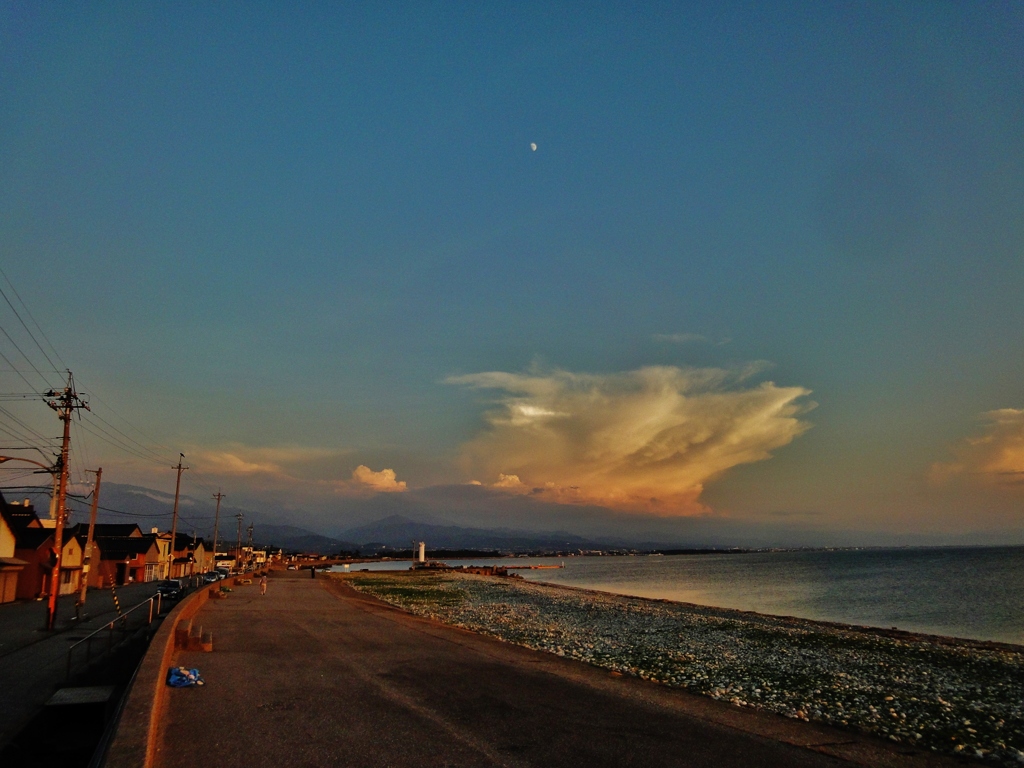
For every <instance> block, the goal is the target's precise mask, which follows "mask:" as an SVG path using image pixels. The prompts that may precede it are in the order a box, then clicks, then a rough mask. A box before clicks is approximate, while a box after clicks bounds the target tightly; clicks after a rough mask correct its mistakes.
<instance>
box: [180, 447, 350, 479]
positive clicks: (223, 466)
mask: <svg viewBox="0 0 1024 768" xmlns="http://www.w3.org/2000/svg"><path fill="white" fill-rule="evenodd" d="M336 455H337V452H336V451H329V450H326V449H322V448H308V447H304V446H283V447H269V448H268V447H254V446H248V445H242V444H241V443H230V444H228V445H227V446H225V447H223V448H216V449H205V450H204V449H199V450H194V451H192V452H190V453H189V454H188V455H187V460H192V461H193V462H194V463H195V464H196V465H197V466H198V467H200V468H201V469H202V471H203V472H204V473H206V472H209V473H211V474H220V475H274V476H289V475H290V472H289V470H290V469H292V468H296V467H299V466H301V465H303V464H308V463H309V462H312V461H318V460H321V459H325V458H330V457H333V456H336Z"/></svg>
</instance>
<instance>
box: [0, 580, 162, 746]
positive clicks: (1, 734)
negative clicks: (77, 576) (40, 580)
mask: <svg viewBox="0 0 1024 768" xmlns="http://www.w3.org/2000/svg"><path fill="white" fill-rule="evenodd" d="M154 591H155V586H154V585H153V584H132V585H129V586H126V587H118V589H117V594H118V598H119V600H120V602H121V608H122V610H127V609H128V608H131V607H132V606H134V605H137V604H139V603H140V602H142V601H143V600H146V599H147V598H149V597H151V596H152V595H153V592H154ZM75 597H76V596H75V595H65V596H64V597H61V598H59V599H58V600H57V621H56V629H55V630H54V631H53V632H49V631H47V630H46V629H44V627H45V625H46V602H45V601H42V600H33V601H27V602H18V603H10V604H7V605H2V606H0V748H2V747H3V746H5V745H6V744H7V743H8V742H9V741H10V740H11V738H13V737H14V735H15V734H17V733H18V732H19V731H20V730H21V729H22V728H23V727H24V725H25V724H26V723H27V722H28V721H29V720H31V719H32V717H33V716H34V715H35V714H36V713H37V712H38V711H39V710H40V708H42V706H43V704H45V703H46V701H47V700H48V699H49V698H50V696H52V695H53V692H54V691H55V690H56V689H57V688H58V687H60V686H61V685H62V684H63V682H64V675H65V670H66V664H67V652H68V648H69V647H70V645H71V644H72V643H73V642H75V641H76V640H77V639H79V638H81V637H84V636H85V635H87V634H88V633H90V632H92V631H93V630H96V629H99V628H100V627H102V626H103V625H104V624H106V623H107V622H109V621H110V620H111V619H113V618H116V617H117V611H116V610H115V609H114V599H113V596H112V594H111V592H110V590H109V589H95V590H93V589H90V590H89V593H88V596H87V598H86V604H85V614H84V617H83V619H82V620H80V621H76V620H75V618H74V617H75ZM85 617H87V618H85Z"/></svg>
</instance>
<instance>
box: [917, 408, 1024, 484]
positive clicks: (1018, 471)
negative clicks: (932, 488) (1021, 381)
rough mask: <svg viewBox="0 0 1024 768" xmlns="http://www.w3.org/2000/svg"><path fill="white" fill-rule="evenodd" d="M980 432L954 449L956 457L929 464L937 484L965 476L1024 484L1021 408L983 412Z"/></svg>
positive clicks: (1023, 416) (983, 481) (1023, 414)
mask: <svg viewBox="0 0 1024 768" xmlns="http://www.w3.org/2000/svg"><path fill="white" fill-rule="evenodd" d="M982 418H983V419H984V420H985V421H986V422H987V423H986V424H985V426H984V429H983V431H982V433H981V434H980V435H977V436H974V437H968V438H966V439H964V440H963V441H962V442H961V443H960V444H959V445H957V446H955V447H954V448H953V454H954V456H955V459H954V460H953V461H951V462H946V463H942V462H940V463H936V464H933V465H932V467H931V472H930V479H931V480H932V482H934V483H937V484H943V483H947V482H950V481H952V480H954V479H957V478H965V479H968V480H969V481H972V482H974V483H977V484H982V485H990V486H1004V487H1005V486H1024V410H1019V409H1017V408H1001V409H999V410H996V411H988V412H987V413H983V414H982Z"/></svg>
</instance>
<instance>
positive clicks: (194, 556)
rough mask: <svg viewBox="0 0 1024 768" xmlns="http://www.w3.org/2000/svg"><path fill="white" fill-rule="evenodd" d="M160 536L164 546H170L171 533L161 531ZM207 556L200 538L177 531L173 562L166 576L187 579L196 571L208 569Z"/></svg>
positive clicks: (204, 545)
mask: <svg viewBox="0 0 1024 768" xmlns="http://www.w3.org/2000/svg"><path fill="white" fill-rule="evenodd" d="M159 536H160V538H161V539H162V540H163V541H164V546H170V541H171V534H170V533H161V534H159ZM210 562H212V561H210V560H209V558H208V557H207V552H206V544H205V542H204V541H203V540H202V539H194V538H193V537H192V536H190V535H188V534H185V533H179V534H177V536H176V539H175V542H174V563H173V566H172V567H171V569H170V572H169V574H168V576H167V577H166V578H169V579H187V578H188V577H189V576H192V575H194V574H197V573H203V571H204V570H209V568H207V567H206V566H208V565H209V564H210Z"/></svg>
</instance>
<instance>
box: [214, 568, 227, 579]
mask: <svg viewBox="0 0 1024 768" xmlns="http://www.w3.org/2000/svg"><path fill="white" fill-rule="evenodd" d="M215 573H216V574H217V576H218V577H219V578H221V579H226V578H227V577H228V576H230V575H231V571H230V570H228V569H227V568H218V569H217V570H216V571H215Z"/></svg>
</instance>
